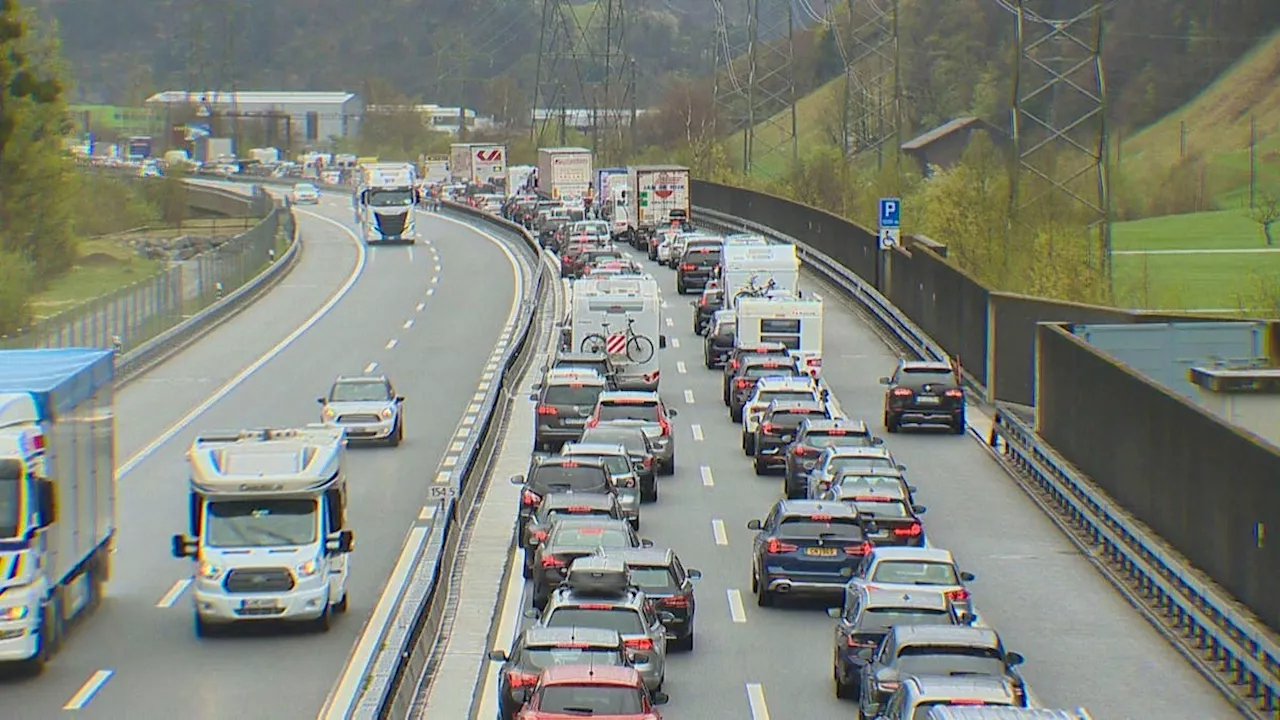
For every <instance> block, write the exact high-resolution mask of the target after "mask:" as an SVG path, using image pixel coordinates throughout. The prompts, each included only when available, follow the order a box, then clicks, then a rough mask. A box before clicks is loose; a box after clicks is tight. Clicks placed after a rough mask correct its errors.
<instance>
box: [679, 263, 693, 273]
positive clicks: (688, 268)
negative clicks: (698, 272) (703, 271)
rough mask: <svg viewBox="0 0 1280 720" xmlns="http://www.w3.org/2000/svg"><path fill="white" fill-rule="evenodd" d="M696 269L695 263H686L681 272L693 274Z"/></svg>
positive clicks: (681, 267)
mask: <svg viewBox="0 0 1280 720" xmlns="http://www.w3.org/2000/svg"><path fill="white" fill-rule="evenodd" d="M694 269H695V266H694V264H693V263H685V264H684V265H681V266H680V270H681V271H683V272H693V271H694Z"/></svg>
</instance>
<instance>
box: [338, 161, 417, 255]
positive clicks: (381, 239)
mask: <svg viewBox="0 0 1280 720" xmlns="http://www.w3.org/2000/svg"><path fill="white" fill-rule="evenodd" d="M420 196H421V190H420V189H419V187H418V174H417V171H416V170H414V167H413V165H412V164H411V163H370V164H367V165H361V166H360V179H359V184H357V185H356V189H355V192H354V193H353V194H352V198H351V200H352V206H353V209H354V210H355V214H356V224H357V225H358V226H359V227H360V234H361V237H362V238H363V239H364V241H365V242H366V243H369V244H374V243H407V244H410V245H412V244H413V242H414V240H415V238H417V227H416V224H415V223H414V218H413V208H414V206H415V205H417V204H418V201H419V199H420Z"/></svg>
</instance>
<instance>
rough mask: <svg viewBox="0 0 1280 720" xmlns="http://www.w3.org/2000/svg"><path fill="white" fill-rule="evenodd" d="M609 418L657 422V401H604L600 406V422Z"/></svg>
mask: <svg viewBox="0 0 1280 720" xmlns="http://www.w3.org/2000/svg"><path fill="white" fill-rule="evenodd" d="M610 420H642V421H644V422H658V403H656V402H640V403H614V402H610V403H605V404H603V405H601V406H600V422H609V421H610Z"/></svg>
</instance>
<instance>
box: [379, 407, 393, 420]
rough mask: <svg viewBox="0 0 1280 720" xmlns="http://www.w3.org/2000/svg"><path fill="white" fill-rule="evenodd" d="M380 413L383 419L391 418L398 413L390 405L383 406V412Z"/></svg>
mask: <svg viewBox="0 0 1280 720" xmlns="http://www.w3.org/2000/svg"><path fill="white" fill-rule="evenodd" d="M379 414H380V415H382V419H383V420H390V419H391V418H392V416H394V415H395V414H396V411H395V410H392V409H391V408H389V407H386V408H382V412H381V413H379Z"/></svg>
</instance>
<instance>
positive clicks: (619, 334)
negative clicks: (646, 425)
mask: <svg viewBox="0 0 1280 720" xmlns="http://www.w3.org/2000/svg"><path fill="white" fill-rule="evenodd" d="M572 295H573V297H572V300H571V307H570V317H569V342H570V347H572V348H573V350H575V351H578V352H606V353H608V354H609V356H610V357H611V358H612V359H613V363H614V365H615V367H617V378H616V379H617V384H618V388H619V389H621V390H656V389H657V388H658V380H659V379H660V378H661V372H660V369H661V364H662V363H661V358H660V357H659V353H658V350H659V349H660V348H663V347H666V338H664V337H663V336H662V334H661V329H662V298H661V297H659V295H658V281H657V280H655V279H654V278H653V277H652V276H649V275H632V276H617V277H602V278H583V279H581V280H578V281H576V282H574V283H573V288H572Z"/></svg>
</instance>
